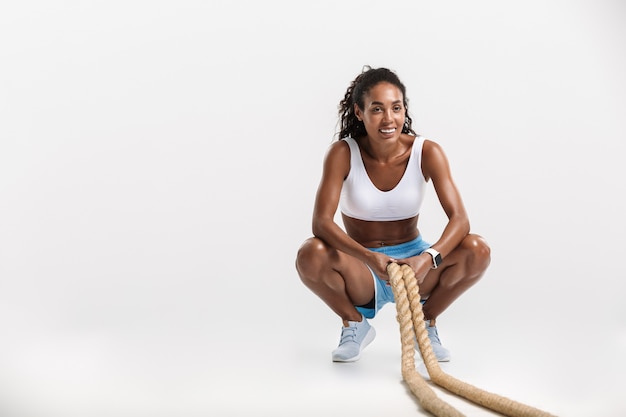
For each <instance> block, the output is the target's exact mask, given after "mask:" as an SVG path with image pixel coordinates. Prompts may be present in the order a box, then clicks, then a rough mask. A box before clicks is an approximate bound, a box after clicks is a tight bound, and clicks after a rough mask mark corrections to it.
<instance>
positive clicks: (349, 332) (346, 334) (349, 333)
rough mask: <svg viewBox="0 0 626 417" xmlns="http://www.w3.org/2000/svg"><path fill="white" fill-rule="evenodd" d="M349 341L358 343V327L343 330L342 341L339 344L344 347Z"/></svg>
mask: <svg viewBox="0 0 626 417" xmlns="http://www.w3.org/2000/svg"><path fill="white" fill-rule="evenodd" d="M348 341H353V342H355V341H356V327H344V328H343V329H342V330H341V341H340V342H339V344H340V345H342V344H344V343H346V342H348Z"/></svg>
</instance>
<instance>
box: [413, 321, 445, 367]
mask: <svg viewBox="0 0 626 417" xmlns="http://www.w3.org/2000/svg"><path fill="white" fill-rule="evenodd" d="M424 323H425V324H426V331H427V332H428V339H429V340H430V346H431V347H432V349H433V353H434V354H435V357H436V358H437V360H438V361H439V362H449V361H450V351H449V350H448V349H446V348H445V347H443V346H442V345H441V340H440V339H439V333H438V332H437V326H435V320H424ZM415 350H417V351H418V353H419V354H420V356H421V354H422V353H421V352H420V350H419V346H418V345H417V341H415Z"/></svg>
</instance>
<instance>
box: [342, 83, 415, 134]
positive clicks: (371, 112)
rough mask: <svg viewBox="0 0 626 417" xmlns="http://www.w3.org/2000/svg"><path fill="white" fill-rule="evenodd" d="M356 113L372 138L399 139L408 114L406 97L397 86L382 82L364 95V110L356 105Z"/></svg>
mask: <svg viewBox="0 0 626 417" xmlns="http://www.w3.org/2000/svg"><path fill="white" fill-rule="evenodd" d="M354 113H355V114H356V117H357V118H358V119H359V120H362V121H363V124H364V125H365V130H366V131H367V135H368V136H369V137H370V138H372V139H375V138H379V139H382V140H388V139H393V138H398V137H400V134H401V133H402V126H403V125H404V118H405V114H406V109H405V107H404V97H403V96H402V92H401V91H400V89H399V88H398V87H396V86H395V85H393V84H390V83H387V82H380V83H378V84H376V85H375V86H374V87H372V88H371V89H370V90H369V92H368V93H366V94H365V95H364V97H363V109H361V108H359V106H358V105H356V104H355V105H354Z"/></svg>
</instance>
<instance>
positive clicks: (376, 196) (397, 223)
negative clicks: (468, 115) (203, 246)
mask: <svg viewBox="0 0 626 417" xmlns="http://www.w3.org/2000/svg"><path fill="white" fill-rule="evenodd" d="M339 114H340V118H341V120H340V122H341V130H340V132H339V140H338V141H336V142H335V143H333V144H332V145H331V146H330V149H329V150H328V152H327V155H326V159H325V162H324V168H323V174H322V179H321V181H320V184H319V188H318V191H317V196H316V201H315V207H314V212H313V235H314V236H313V237H311V238H309V239H307V240H306V241H305V242H304V244H303V245H302V246H301V247H300V249H299V251H298V254H297V259H296V269H297V271H298V273H299V275H300V278H301V279H302V281H303V283H304V284H305V285H306V286H307V287H308V288H309V289H311V291H313V292H314V293H315V294H316V295H317V296H319V297H320V298H321V299H322V300H323V301H324V302H325V303H326V304H327V305H328V306H329V307H330V308H331V309H332V310H333V311H334V312H335V313H336V314H337V315H338V316H339V317H340V318H341V319H342V321H343V326H342V332H341V339H340V343H339V346H338V347H337V349H335V350H334V351H333V354H332V359H333V361H336V362H352V361H356V360H358V359H359V358H360V356H361V351H362V349H363V348H364V347H365V346H367V345H368V344H369V343H370V342H371V341H372V340H373V339H374V337H375V334H376V333H375V330H374V328H373V327H372V326H370V325H369V323H368V321H367V319H368V318H370V319H371V318H373V317H374V316H375V315H376V313H377V312H378V311H379V310H380V309H381V308H382V307H383V305H385V304H387V303H390V302H394V301H395V300H394V295H393V292H392V290H391V288H390V286H389V276H388V274H387V266H388V265H389V264H390V263H391V262H397V263H399V264H406V265H408V266H409V267H410V268H411V269H412V270H413V271H414V272H415V275H416V277H417V281H418V284H419V286H420V294H421V297H422V299H424V300H426V301H425V302H424V305H423V310H424V315H425V320H426V322H427V329H428V334H429V338H430V342H431V345H432V347H433V350H434V352H435V354H436V356H437V359H438V360H439V361H449V360H450V352H449V351H448V350H447V349H446V348H444V347H443V346H442V344H441V341H440V339H439V335H438V332H437V327H436V326H435V320H436V318H437V317H438V316H439V315H440V314H441V313H443V312H444V311H445V310H446V309H447V308H448V307H449V306H450V305H451V304H452V302H454V300H456V299H457V298H458V297H459V296H460V295H461V294H462V293H463V292H465V291H466V290H467V289H468V288H470V287H471V286H472V285H474V284H475V283H476V282H477V281H478V280H479V279H480V278H481V277H482V275H483V273H484V272H485V270H486V269H487V267H488V265H489V263H490V249H489V246H488V245H487V243H486V242H485V240H484V239H483V238H482V237H480V236H478V235H475V234H470V226H469V219H468V216H467V213H466V210H465V207H464V205H463V201H462V199H461V195H460V193H459V191H458V189H457V187H456V185H455V183H454V180H453V179H452V175H451V171H450V167H449V164H448V160H447V157H446V155H445V153H444V152H443V150H442V148H441V147H440V146H439V145H438V144H437V143H435V142H433V141H431V140H428V139H425V138H423V137H422V136H420V135H417V134H416V133H415V132H414V131H413V128H412V126H411V124H412V120H411V117H410V116H409V113H408V100H407V98H406V88H405V86H404V84H403V83H402V82H401V81H400V79H399V78H398V76H397V75H396V74H395V73H394V72H393V71H391V70H389V69H386V68H377V69H372V68H369V67H366V69H365V71H363V72H362V73H361V74H359V75H358V76H357V77H356V79H355V80H354V81H353V82H352V83H351V85H350V86H349V87H348V89H347V91H346V94H345V97H344V99H343V100H342V101H341V103H340V105H339ZM429 181H432V183H433V186H434V189H435V191H436V193H437V197H438V199H439V202H440V204H441V207H442V208H443V210H444V212H445V213H446V215H447V217H448V222H447V224H446V226H445V228H444V230H443V233H442V234H441V236H440V237H439V239H437V240H436V241H435V243H434V244H432V245H431V244H429V243H427V242H426V241H425V240H423V239H422V236H421V234H420V232H419V229H418V218H419V213H420V208H421V206H422V202H423V200H424V194H425V191H426V185H427V183H428V182H429ZM338 208H340V210H341V213H342V219H343V224H344V227H345V231H344V230H343V229H342V228H341V227H340V226H339V225H338V224H337V223H336V222H335V221H334V217H335V214H336V211H337V209H338Z"/></svg>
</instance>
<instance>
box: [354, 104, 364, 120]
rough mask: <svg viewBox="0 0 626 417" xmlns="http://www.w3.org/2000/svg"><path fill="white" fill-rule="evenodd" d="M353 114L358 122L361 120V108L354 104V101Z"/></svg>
mask: <svg viewBox="0 0 626 417" xmlns="http://www.w3.org/2000/svg"><path fill="white" fill-rule="evenodd" d="M354 115H355V116H356V118H357V119H358V120H359V122H362V121H363V112H361V109H360V108H359V106H358V104H356V103H355V104H354Z"/></svg>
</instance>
